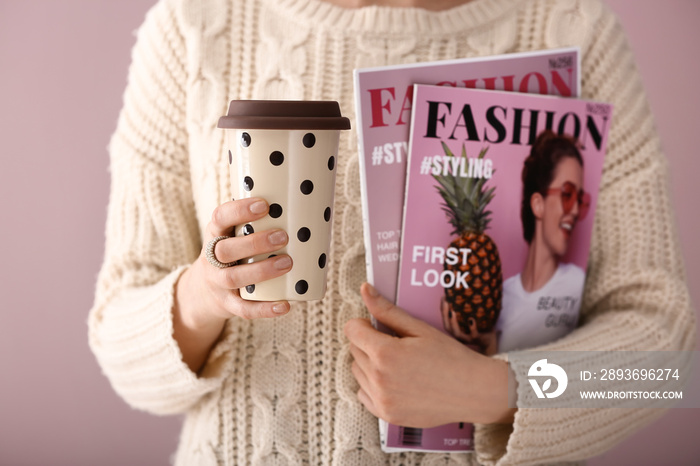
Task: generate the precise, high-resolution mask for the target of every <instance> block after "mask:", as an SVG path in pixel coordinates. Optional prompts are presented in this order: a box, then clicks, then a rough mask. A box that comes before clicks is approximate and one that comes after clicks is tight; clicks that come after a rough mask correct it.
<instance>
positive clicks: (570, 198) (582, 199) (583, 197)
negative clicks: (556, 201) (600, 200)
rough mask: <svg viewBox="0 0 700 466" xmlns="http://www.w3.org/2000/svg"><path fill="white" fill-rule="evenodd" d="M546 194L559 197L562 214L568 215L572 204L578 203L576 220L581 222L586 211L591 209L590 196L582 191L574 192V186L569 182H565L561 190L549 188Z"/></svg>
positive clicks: (572, 206)
mask: <svg viewBox="0 0 700 466" xmlns="http://www.w3.org/2000/svg"><path fill="white" fill-rule="evenodd" d="M547 194H548V195H549V194H559V197H561V206H562V207H563V208H564V213H565V214H568V213H569V212H571V210H572V209H573V208H574V204H575V203H578V219H579V220H582V219H584V218H585V217H586V214H587V213H588V209H589V208H590V207H591V195H590V194H588V193H587V192H585V191H584V190H583V189H579V190H578V191H577V190H576V185H575V184H573V183H572V182H571V181H565V182H564V184H563V185H562V186H561V188H549V189H548V190H547Z"/></svg>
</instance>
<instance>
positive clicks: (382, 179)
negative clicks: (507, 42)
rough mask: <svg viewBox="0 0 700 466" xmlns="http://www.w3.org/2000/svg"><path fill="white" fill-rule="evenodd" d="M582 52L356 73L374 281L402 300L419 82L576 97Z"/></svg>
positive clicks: (569, 50)
mask: <svg viewBox="0 0 700 466" xmlns="http://www.w3.org/2000/svg"><path fill="white" fill-rule="evenodd" d="M579 69H580V63H579V49H578V48H575V47H574V48H565V49H552V50H542V51H536V52H527V53H513V54H505V55H497V56H490V57H479V58H466V59H459V60H449V61H439V62H428V63H415V64H409V65H397V66H388V67H378V68H365V69H357V70H355V102H356V114H357V128H358V148H359V157H360V159H359V160H360V177H361V183H362V207H363V222H364V235H365V238H364V239H365V251H366V261H367V279H368V281H369V283H371V284H372V285H374V286H375V287H376V288H377V289H378V290H379V292H380V293H381V294H382V295H384V296H386V297H387V298H389V299H392V300H393V299H394V298H395V296H396V283H397V278H398V266H399V246H400V238H401V222H402V212H403V203H404V199H403V196H404V191H405V178H406V160H407V156H408V136H409V123H410V118H411V100H412V97H413V88H412V86H413V84H437V85H443V86H448V87H470V88H483V89H495V90H507V91H516V92H531V93H540V94H553V95H560V96H564V97H577V96H578V95H579V90H580V73H579Z"/></svg>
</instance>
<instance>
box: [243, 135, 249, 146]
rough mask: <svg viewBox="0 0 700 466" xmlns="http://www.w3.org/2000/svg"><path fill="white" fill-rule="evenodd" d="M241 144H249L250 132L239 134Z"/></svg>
mask: <svg viewBox="0 0 700 466" xmlns="http://www.w3.org/2000/svg"><path fill="white" fill-rule="evenodd" d="M241 145H242V146H243V147H248V146H249V145H250V134H248V133H243V134H241Z"/></svg>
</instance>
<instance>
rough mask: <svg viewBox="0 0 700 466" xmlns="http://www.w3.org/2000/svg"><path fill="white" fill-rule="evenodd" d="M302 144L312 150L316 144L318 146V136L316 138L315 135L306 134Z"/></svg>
mask: <svg viewBox="0 0 700 466" xmlns="http://www.w3.org/2000/svg"><path fill="white" fill-rule="evenodd" d="M302 142H303V143H304V146H305V147H308V148H309V149H311V148H312V147H313V146H314V144H316V136H314V133H306V134H305V135H304V139H303V140H302Z"/></svg>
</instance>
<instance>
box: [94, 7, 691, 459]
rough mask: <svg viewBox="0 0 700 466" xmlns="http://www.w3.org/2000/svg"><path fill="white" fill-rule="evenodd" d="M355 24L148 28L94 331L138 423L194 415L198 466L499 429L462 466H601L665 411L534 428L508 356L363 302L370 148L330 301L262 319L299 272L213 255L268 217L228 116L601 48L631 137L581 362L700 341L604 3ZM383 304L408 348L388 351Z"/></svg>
mask: <svg viewBox="0 0 700 466" xmlns="http://www.w3.org/2000/svg"><path fill="white" fill-rule="evenodd" d="M333 3H337V5H334V4H331V3H327V2H322V1H319V0H205V1H196V2H195V1H192V0H162V1H159V3H158V4H157V5H156V6H155V7H154V8H153V9H152V10H151V12H150V13H149V14H148V17H147V18H146V21H145V23H144V25H143V26H142V27H141V29H140V31H139V36H138V42H137V45H136V47H135V49H134V52H133V63H132V66H131V69H130V74H129V85H128V87H127V91H126V93H125V96H124V108H123V110H122V112H121V115H120V119H119V123H118V126H117V130H116V132H115V134H114V136H113V138H112V141H111V145H110V154H111V174H112V187H111V195H110V206H109V213H108V222H107V244H106V251H105V260H104V265H103V267H102V270H101V272H100V275H99V278H98V284H97V292H96V299H95V304H94V307H93V309H92V310H91V313H90V319H89V331H90V345H91V348H92V350H93V351H94V353H95V355H96V357H97V359H98V362H99V363H100V365H101V367H102V370H103V371H104V373H105V374H106V375H107V377H108V378H109V380H110V382H111V383H112V386H113V387H114V389H115V390H116V391H117V392H118V393H119V394H120V395H121V396H123V397H124V399H125V400H127V402H128V403H129V404H130V405H132V406H134V407H136V408H139V409H144V410H148V411H150V412H154V413H159V414H168V413H185V414H186V418H185V423H184V426H183V431H182V435H181V440H180V444H179V447H178V451H177V456H176V464H179V465H209V464H227V465H231V464H241V465H243V464H256V463H272V462H275V463H286V464H306V463H309V464H324V465H325V464H340V465H345V464H358V465H366V464H387V463H390V462H393V461H401V462H404V463H406V464H418V463H422V464H430V463H436V462H438V461H440V462H443V459H442V457H441V456H439V455H420V454H408V455H404V456H401V457H399V458H392V457H391V456H389V455H385V454H384V453H382V451H381V448H380V445H379V440H378V438H379V435H378V432H377V422H376V418H375V417H374V416H373V414H374V415H378V416H382V417H385V418H386V420H388V421H392V422H398V423H406V424H408V425H413V426H419V427H426V426H429V425H436V424H444V423H447V422H454V421H455V420H456V421H464V422H479V423H482V424H479V425H477V427H476V437H475V444H476V455H462V456H460V455H455V456H452V457H451V460H453V461H459V462H462V463H472V464H473V463H476V462H477V461H478V462H480V463H485V464H493V463H496V462H501V463H506V462H509V463H523V462H528V463H535V462H537V463H542V462H561V461H576V460H581V459H584V458H587V457H590V456H592V455H595V454H598V453H600V452H602V451H604V450H605V449H606V448H609V447H611V446H612V445H613V444H614V443H615V442H616V441H618V440H619V439H621V438H622V437H623V436H624V435H626V434H629V433H631V432H633V431H634V430H635V429H637V428H639V427H641V426H643V425H645V424H646V423H648V422H649V421H650V420H651V419H652V418H653V416H654V413H652V412H647V411H644V410H639V411H634V412H632V413H630V414H628V415H626V416H624V417H622V418H621V417H620V416H619V415H618V413H617V412H615V410H609V411H605V410H602V411H601V410H583V409H578V410H576V412H575V414H574V413H572V412H571V411H570V410H566V409H552V410H530V409H521V410H518V411H517V412H515V413H513V410H509V409H508V408H507V404H506V402H505V398H507V391H508V390H507V365H506V362H505V361H504V359H505V358H504V357H499V358H488V357H486V356H482V355H478V354H476V353H474V352H470V351H469V350H468V349H467V348H466V347H465V346H464V345H461V344H460V343H458V342H457V341H456V340H454V339H452V338H450V337H447V336H445V335H443V334H442V333H441V332H438V331H437V330H434V329H432V328H427V326H426V325H425V324H422V323H421V322H418V321H415V320H413V319H411V318H410V317H408V316H407V315H406V314H405V313H404V312H403V311H401V310H400V309H398V308H395V307H393V306H391V305H390V303H389V302H388V301H387V300H385V299H384V298H382V297H380V296H376V293H374V292H373V290H372V288H371V287H368V286H367V285H363V286H362V287H361V285H362V283H363V281H364V280H365V266H364V251H363V240H362V233H361V221H360V219H361V206H360V194H359V191H360V188H359V182H358V169H357V151H356V147H357V144H356V141H355V139H354V138H353V137H350V136H348V135H343V136H342V139H341V147H340V151H339V155H338V160H337V165H336V167H337V168H336V170H337V171H338V178H337V182H338V190H337V192H336V209H335V214H334V216H333V222H334V226H333V235H334V236H333V239H332V247H331V250H332V256H331V257H330V259H329V262H328V265H327V267H329V272H328V273H329V290H328V293H327V295H326V298H325V299H324V300H323V301H319V302H310V303H295V304H293V305H292V306H291V307H290V305H289V303H286V302H276V303H251V302H244V301H242V300H241V299H240V297H239V296H238V294H237V289H238V288H240V287H241V286H245V285H246V283H247V282H248V281H251V280H252V281H251V283H253V282H255V281H260V280H262V279H264V278H270V277H273V276H277V275H278V274H281V273H284V272H285V270H289V266H290V264H289V262H288V261H286V260H285V258H284V257H281V256H278V257H277V258H274V259H276V260H274V259H273V260H269V261H264V262H261V263H259V264H248V265H244V266H234V267H229V268H225V269H219V268H216V267H214V266H213V265H211V264H210V263H209V262H208V261H207V259H206V257H205V256H206V255H205V252H204V251H203V249H205V248H206V245H207V244H208V243H209V242H210V241H211V239H213V238H215V237H217V236H220V235H222V234H223V235H227V234H228V233H229V232H230V230H231V228H232V227H233V226H234V225H237V224H240V223H241V222H245V221H247V220H249V219H250V220H252V219H255V218H258V217H259V216H263V215H266V212H267V211H268V206H267V203H266V202H265V201H264V200H263V201H262V204H258V201H260V200H257V199H250V200H245V201H230V199H231V196H230V186H229V183H228V173H227V166H226V165H227V163H226V162H227V161H226V160H225V159H224V155H223V154H222V150H221V149H222V147H224V146H223V131H221V130H217V129H216V122H217V120H218V118H219V117H220V116H221V115H223V114H224V113H225V111H226V106H227V104H228V102H229V100H231V99H237V98H258V99H275V98H286V99H328V100H338V101H339V102H340V105H341V108H342V109H343V112H344V113H345V114H346V115H347V116H350V117H352V109H353V87H352V70H353V68H355V67H363V66H378V65H388V64H393V63H407V62H416V61H427V60H439V59H447V58H455V57H463V56H480V55H481V56H484V55H493V54H498V53H505V52H515V51H526V50H536V49H542V48H553V47H560V46H565V45H580V46H581V48H582V55H583V60H582V67H583V71H584V72H583V73H582V74H583V76H584V82H583V93H584V96H585V97H589V98H591V99H595V100H600V101H606V102H611V103H613V104H614V105H615V108H616V114H617V116H616V118H615V120H614V121H613V123H612V125H613V126H612V128H611V133H610V134H611V139H612V141H613V142H612V143H611V144H610V150H609V152H608V154H607V169H606V173H605V174H604V179H603V183H602V185H603V186H602V189H601V203H600V204H601V206H605V207H599V208H598V211H597V212H596V220H597V230H596V235H595V236H594V242H593V248H592V253H591V261H590V273H589V280H588V287H587V289H586V292H585V295H584V302H583V306H582V314H583V320H584V325H583V326H582V327H581V328H580V329H577V330H575V331H573V332H572V333H571V334H569V335H568V336H567V337H566V338H564V339H562V340H560V341H561V342H562V343H559V344H560V345H564V344H565V345H566V348H569V349H599V350H605V349H620V348H627V349H638V348H642V347H643V348H645V349H648V350H654V349H671V348H677V347H682V348H688V347H692V345H693V344H694V343H693V333H692V331H693V330H692V329H693V328H694V325H692V319H693V317H692V312H691V310H690V306H689V302H688V298H687V290H686V288H685V284H684V282H683V274H682V267H681V266H680V258H679V257H678V252H677V251H678V249H677V248H676V243H675V235H674V230H673V228H674V227H673V222H672V221H669V220H671V219H670V214H669V213H668V212H669V206H668V193H667V189H666V186H665V184H664V182H663V180H664V177H663V176H660V174H662V173H665V171H664V169H665V165H664V158H663V156H662V155H661V152H660V150H659V143H658V139H657V138H656V135H655V132H654V130H653V126H652V125H651V117H650V112H649V108H648V105H647V104H646V103H645V101H644V98H643V91H642V89H641V82H640V79H639V76H638V75H637V73H636V72H635V70H634V66H633V61H632V54H631V51H630V50H629V48H628V47H627V45H626V43H625V39H624V36H623V34H622V32H621V30H620V28H619V25H618V24H617V23H616V21H615V18H614V17H613V16H612V14H611V13H610V12H609V11H608V10H607V9H606V8H605V7H604V6H603V4H602V2H601V1H600V0H578V1H575V0H569V1H563V0H562V1H558V0H472V1H468V2H467V1H456V0H455V1H452V0H444V1H429V0H415V1H409V0H378V1H376V2H366V1H362V0H358V1H354V0H333ZM369 3H374V4H376V5H371V6H366V5H367V4H369ZM365 6H366V7H365ZM428 9H433V10H440V11H428ZM348 133H349V132H348ZM640 206H642V207H643V208H640ZM649 212H654V214H655V216H656V217H655V219H656V220H655V222H656V223H655V224H654V228H648V229H644V228H636V229H628V228H619V225H628V224H632V223H636V224H638V225H642V224H648V222H649V221H650V220H649V219H648V213H649ZM642 219H643V221H642ZM286 241H287V236H286V233H285V232H256V233H255V235H249V236H248V237H244V238H231V239H227V240H225V241H221V242H219V243H218V244H217V245H216V247H215V251H214V254H215V255H216V257H217V258H218V260H219V261H222V262H231V261H234V260H236V259H237V258H240V257H247V256H251V255H254V254H257V253H260V252H262V251H274V250H276V249H278V248H280V247H281V246H282V245H283V244H285V242H286ZM649 244H655V245H656V248H654V249H653V250H650V249H649V248H648V247H647V246H648V245H649ZM638 268H640V270H639V272H640V273H630V271H632V272H635V271H637V269H638ZM660 283H661V284H664V285H665V286H663V287H662V286H659V284H660ZM630 290H632V293H630V292H629V291H630ZM363 303H364V305H366V306H367V309H368V310H369V312H370V313H372V314H373V315H374V316H375V317H376V318H377V319H378V320H380V321H382V322H383V323H384V324H385V325H387V326H389V327H392V328H394V329H395V330H396V331H397V333H398V334H399V335H401V336H402V337H403V338H392V337H388V336H387V335H384V334H381V333H379V332H376V331H375V330H374V329H373V328H372V326H371V325H370V324H369V321H368V320H367V319H366V316H367V313H366V310H365V307H364V306H363ZM641 309H644V312H638V311H640V310H641ZM611 332H614V335H615V337H618V336H619V335H620V333H624V334H625V335H626V338H612V337H611ZM650 332H653V336H654V338H650V335H651V333H650ZM346 336H347V339H346ZM547 348H548V349H556V348H557V345H550V346H548V347H547ZM353 357H354V361H355V362H354V363H352V362H351V360H352V359H353ZM475 374H477V375H478V376H477V377H475V376H474V375H475ZM523 377H525V376H521V375H518V378H519V382H520V383H519V387H520V388H519V390H520V393H519V395H518V396H520V394H521V393H523V392H522V390H524V389H526V388H527V385H528V384H527V382H526V381H525V379H524V378H523ZM358 384H359V385H358ZM358 386H359V388H358ZM573 417H575V418H576V420H577V422H576V423H572V422H571V419H572V418H573ZM496 422H503V424H496ZM532 426H547V428H546V429H544V428H543V429H536V428H532ZM441 464H442V463H441Z"/></svg>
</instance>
